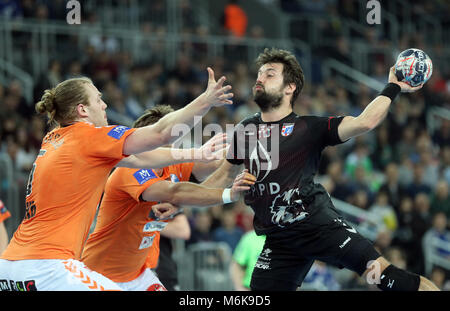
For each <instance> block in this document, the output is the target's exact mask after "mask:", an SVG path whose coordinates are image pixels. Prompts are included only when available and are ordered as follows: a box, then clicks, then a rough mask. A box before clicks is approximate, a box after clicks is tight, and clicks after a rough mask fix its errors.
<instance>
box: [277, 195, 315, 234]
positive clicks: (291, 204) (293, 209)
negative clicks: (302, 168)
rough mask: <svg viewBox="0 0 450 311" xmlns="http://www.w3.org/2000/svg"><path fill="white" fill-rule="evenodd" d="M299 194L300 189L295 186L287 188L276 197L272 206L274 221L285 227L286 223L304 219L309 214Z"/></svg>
mask: <svg viewBox="0 0 450 311" xmlns="http://www.w3.org/2000/svg"><path fill="white" fill-rule="evenodd" d="M298 195H299V190H298V189H297V188H295V189H289V190H286V191H285V192H283V193H282V194H279V195H277V196H276V197H275V199H274V200H273V201H272V206H270V212H271V213H272V223H274V224H276V225H277V226H279V227H281V228H284V227H285V226H286V225H289V224H292V223H294V222H296V221H300V220H302V219H304V218H305V217H306V216H307V215H308V214H309V213H307V212H306V211H305V207H304V206H303V202H302V200H301V199H300V198H298Z"/></svg>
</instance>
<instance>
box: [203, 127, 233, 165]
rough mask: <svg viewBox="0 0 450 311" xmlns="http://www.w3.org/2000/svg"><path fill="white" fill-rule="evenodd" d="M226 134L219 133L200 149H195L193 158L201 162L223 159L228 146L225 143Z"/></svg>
mask: <svg viewBox="0 0 450 311" xmlns="http://www.w3.org/2000/svg"><path fill="white" fill-rule="evenodd" d="M226 141H227V134H226V133H219V134H216V135H214V136H213V137H212V138H211V139H210V140H208V141H207V142H206V143H204V144H203V145H202V146H201V147H200V148H198V149H195V155H194V158H195V159H198V160H200V161H201V162H210V161H214V160H221V159H223V158H225V156H226V152H227V150H228V147H229V146H230V144H227V143H226Z"/></svg>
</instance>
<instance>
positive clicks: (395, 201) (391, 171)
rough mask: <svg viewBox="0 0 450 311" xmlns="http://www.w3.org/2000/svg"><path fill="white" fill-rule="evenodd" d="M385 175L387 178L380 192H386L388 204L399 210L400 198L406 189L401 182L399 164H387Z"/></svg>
mask: <svg viewBox="0 0 450 311" xmlns="http://www.w3.org/2000/svg"><path fill="white" fill-rule="evenodd" d="M384 176H385V178H386V179H385V182H384V183H383V184H382V185H381V187H380V189H379V192H384V193H386V195H387V197H388V204H389V205H390V206H392V207H393V208H394V210H395V211H396V212H398V209H399V206H400V199H401V197H402V196H403V195H404V189H403V187H402V186H401V185H400V183H399V178H398V165H397V164H396V163H395V162H390V163H389V164H387V165H386V168H385V170H384Z"/></svg>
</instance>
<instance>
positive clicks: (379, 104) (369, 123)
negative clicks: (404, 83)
mask: <svg viewBox="0 0 450 311" xmlns="http://www.w3.org/2000/svg"><path fill="white" fill-rule="evenodd" d="M390 104H391V100H390V99H389V98H388V97H386V96H378V97H377V98H375V99H374V100H373V101H372V102H370V104H369V105H367V107H366V108H365V109H364V111H363V112H362V113H361V114H360V115H359V116H357V117H351V116H347V117H345V118H344V119H343V120H342V122H341V124H340V125H339V127H338V133H339V138H340V139H341V140H342V141H346V140H347V139H350V138H352V137H356V136H359V135H361V134H364V133H367V132H368V131H371V130H372V129H374V128H375V127H377V126H378V124H380V123H381V121H383V119H384V118H385V117H386V115H387V113H388V111H389V106H390Z"/></svg>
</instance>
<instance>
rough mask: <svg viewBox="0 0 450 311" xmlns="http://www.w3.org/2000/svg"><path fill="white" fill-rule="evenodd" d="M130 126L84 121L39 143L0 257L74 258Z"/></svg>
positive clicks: (121, 155) (63, 129) (55, 132)
mask: <svg viewBox="0 0 450 311" xmlns="http://www.w3.org/2000/svg"><path fill="white" fill-rule="evenodd" d="M134 130H135V129H129V128H127V127H125V126H105V127H95V126H94V125H92V124H90V123H86V122H77V123H75V124H73V125H70V126H67V127H62V128H57V129H54V130H53V131H51V132H49V133H48V134H47V135H46V136H45V137H44V139H43V141H42V146H41V150H40V151H39V155H38V156H37V158H36V161H35V162H34V164H33V168H32V170H31V173H30V176H29V179H28V185H27V190H26V212H25V217H24V219H23V221H22V223H21V224H20V226H19V227H18V229H17V230H16V232H15V233H14V236H13V238H12V239H11V241H10V244H9V246H8V247H7V249H6V250H5V252H4V253H3V255H2V258H3V259H8V260H23V259H79V257H80V255H81V251H82V249H83V244H84V242H85V241H86V238H87V236H88V233H89V229H90V226H91V224H92V221H93V219H94V216H95V212H96V208H97V206H98V204H99V202H100V198H101V195H102V193H103V189H104V186H105V183H106V180H107V179H108V175H109V173H110V172H111V169H112V168H113V167H114V166H115V165H116V164H117V163H118V162H119V161H120V160H122V159H123V158H124V157H126V156H125V155H123V144H124V141H125V138H126V137H128V136H129V135H130V134H131V133H133V131H134Z"/></svg>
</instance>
